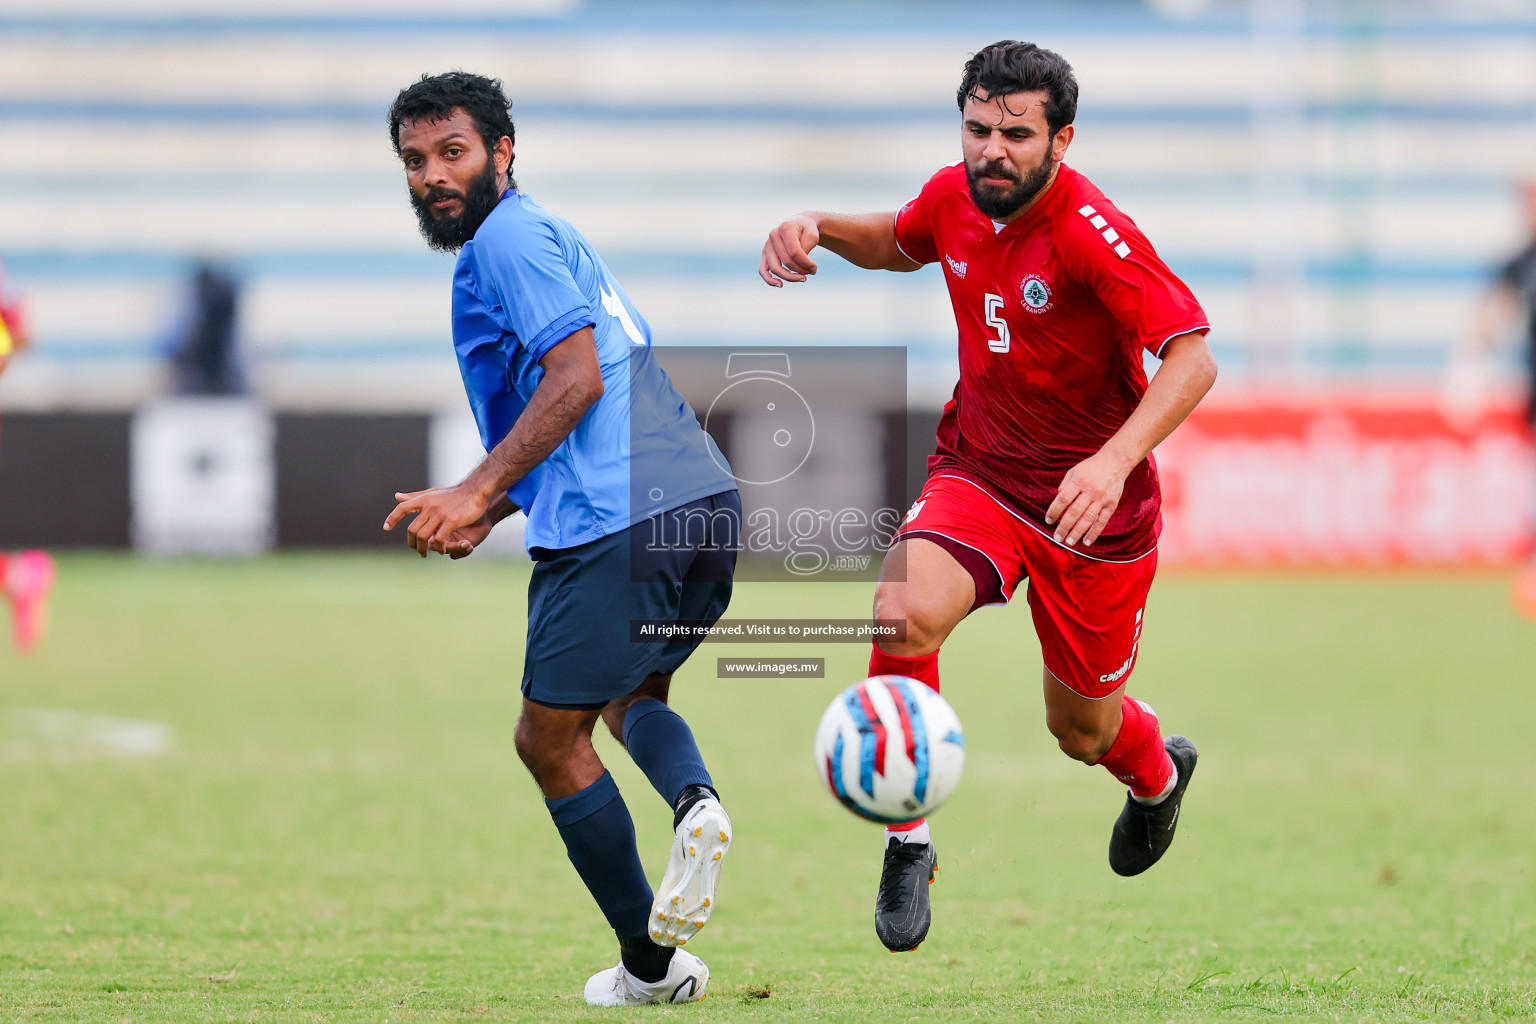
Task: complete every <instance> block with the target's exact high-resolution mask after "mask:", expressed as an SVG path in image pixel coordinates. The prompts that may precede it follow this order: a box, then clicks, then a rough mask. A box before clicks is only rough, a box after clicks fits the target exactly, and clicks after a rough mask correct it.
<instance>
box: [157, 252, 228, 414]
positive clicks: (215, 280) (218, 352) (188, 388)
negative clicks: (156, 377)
mask: <svg viewBox="0 0 1536 1024" xmlns="http://www.w3.org/2000/svg"><path fill="white" fill-rule="evenodd" d="M239 321H240V284H239V282H238V281H236V280H235V278H234V275H233V274H231V273H230V272H229V271H228V270H227V269H225V268H224V267H221V266H219V265H218V264H217V263H215V262H214V261H212V260H209V259H200V260H198V261H197V262H196V263H195V264H194V265H193V268H192V280H191V282H190V284H189V286H188V289H187V297H186V304H185V306H184V307H183V309H182V312H181V315H180V316H179V317H178V318H177V327H176V329H175V330H174V331H173V332H172V334H171V337H170V343H169V356H170V361H171V368H172V370H174V372H175V376H176V380H175V389H176V394H178V395H242V394H244V393H245V392H246V381H245V368H244V366H243V365H242V364H241V360H240V353H239V350H238V340H239V338H238V332H239Z"/></svg>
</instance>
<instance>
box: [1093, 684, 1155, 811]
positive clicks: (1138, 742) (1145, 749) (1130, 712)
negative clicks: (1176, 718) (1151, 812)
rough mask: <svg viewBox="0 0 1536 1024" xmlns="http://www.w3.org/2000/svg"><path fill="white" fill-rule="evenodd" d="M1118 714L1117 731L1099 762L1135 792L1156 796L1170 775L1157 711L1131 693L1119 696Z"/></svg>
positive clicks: (1142, 795)
mask: <svg viewBox="0 0 1536 1024" xmlns="http://www.w3.org/2000/svg"><path fill="white" fill-rule="evenodd" d="M1120 716H1121V721H1120V735H1118V736H1116V737H1115V742H1114V744H1113V745H1112V746H1111V747H1110V748H1109V753H1107V754H1105V755H1104V756H1103V757H1102V758H1100V759H1099V764H1101V765H1103V766H1104V767H1105V768H1108V769H1109V774H1111V775H1113V776H1114V777H1115V778H1117V779H1119V780H1120V781H1121V782H1123V783H1125V784H1126V785H1127V786H1129V787H1130V789H1131V792H1132V793H1135V794H1136V795H1137V796H1140V797H1149V796H1157V795H1158V794H1159V793H1161V792H1162V791H1163V790H1165V789H1167V788H1168V780H1169V779H1170V778H1172V776H1173V758H1171V757H1169V756H1168V751H1167V750H1165V749H1164V748H1163V733H1162V730H1161V728H1160V727H1159V726H1158V723H1157V715H1156V714H1155V713H1154V712H1153V711H1152V709H1151V708H1149V707H1148V706H1147V705H1145V704H1143V703H1142V702H1141V701H1139V700H1137V699H1135V698H1134V697H1121V698H1120Z"/></svg>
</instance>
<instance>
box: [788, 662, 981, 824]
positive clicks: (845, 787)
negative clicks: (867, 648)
mask: <svg viewBox="0 0 1536 1024" xmlns="http://www.w3.org/2000/svg"><path fill="white" fill-rule="evenodd" d="M964 769H965V734H964V732H963V731H962V730H961V728H960V718H959V716H957V715H956V714H955V709H954V708H952V707H950V706H949V701H947V700H945V699H944V698H943V697H940V696H939V695H938V694H937V693H936V692H934V691H933V690H932V689H930V688H929V687H928V686H926V685H924V684H923V683H921V682H918V681H917V680H916V679H908V678H907V677H906V676H874V677H873V678H870V679H866V680H864V681H863V682H862V683H855V684H854V685H852V686H850V687H848V689H846V690H844V691H843V692H842V693H840V694H838V695H837V698H836V699H835V700H833V701H832V704H831V705H830V706H829V707H828V708H827V711H826V714H824V715H822V716H821V725H820V726H818V727H817V729H816V771H817V772H818V773H819V774H820V775H821V781H822V782H823V783H825V784H826V787H827V789H828V790H829V791H830V792H831V794H832V795H833V796H834V797H836V798H837V799H838V802H840V803H841V804H842V805H843V806H844V807H846V808H848V809H849V810H850V811H852V812H853V813H854V814H857V815H859V816H860V817H862V818H868V819H869V820H870V821H879V822H884V823H885V824H888V825H891V824H898V823H901V822H907V821H912V820H913V819H914V818H921V817H923V816H925V815H927V814H931V813H932V812H933V811H935V810H937V809H938V807H939V805H940V804H942V803H943V802H944V801H945V800H948V799H949V797H950V795H951V794H952V793H954V791H955V787H956V786H958V785H959V784H960V773H961V772H962V771H963V770H964Z"/></svg>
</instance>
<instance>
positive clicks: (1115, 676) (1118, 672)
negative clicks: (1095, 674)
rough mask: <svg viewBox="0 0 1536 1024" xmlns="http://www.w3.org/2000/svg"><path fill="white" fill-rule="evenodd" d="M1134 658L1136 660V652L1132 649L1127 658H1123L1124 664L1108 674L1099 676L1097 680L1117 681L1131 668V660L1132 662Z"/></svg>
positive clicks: (1105, 681) (1103, 681)
mask: <svg viewBox="0 0 1536 1024" xmlns="http://www.w3.org/2000/svg"><path fill="white" fill-rule="evenodd" d="M1135 660H1136V652H1134V651H1132V652H1131V656H1130V657H1129V658H1126V659H1125V664H1124V665H1121V666H1120V667H1119V668H1117V669H1115V670H1114V671H1113V672H1111V673H1109V675H1107V676H1099V682H1101V683H1118V682H1119V681H1120V678H1121V677H1122V676H1124V675H1125V674H1126V673H1127V672H1129V671H1130V670H1131V662H1133V661H1135Z"/></svg>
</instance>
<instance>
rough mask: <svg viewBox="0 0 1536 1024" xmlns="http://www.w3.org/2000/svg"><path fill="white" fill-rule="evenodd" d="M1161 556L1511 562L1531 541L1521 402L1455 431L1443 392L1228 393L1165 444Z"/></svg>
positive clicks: (1534, 463)
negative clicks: (1403, 396) (1405, 395)
mask: <svg viewBox="0 0 1536 1024" xmlns="http://www.w3.org/2000/svg"><path fill="white" fill-rule="evenodd" d="M1157 465H1158V470H1159V473H1160V475H1161V477H1162V483H1163V494H1164V504H1163V535H1162V540H1161V543H1160V553H1159V557H1160V560H1161V561H1163V562H1165V563H1177V564H1185V565H1272V566H1278V565H1315V566H1330V565H1340V566H1346V565H1353V566H1390V565H1399V566H1402V565H1424V566H1479V565H1481V566H1487V565H1508V564H1510V563H1512V562H1514V561H1516V560H1517V559H1519V558H1521V557H1523V556H1525V555H1526V554H1527V553H1528V552H1529V551H1530V548H1531V544H1532V533H1533V527H1536V452H1533V448H1532V444H1531V436H1530V431H1529V428H1528V427H1527V426H1526V425H1525V422H1524V420H1523V418H1522V416H1521V414H1520V411H1519V410H1518V409H1517V408H1515V407H1514V406H1505V407H1501V408H1498V409H1495V410H1490V411H1489V412H1487V413H1486V414H1484V415H1483V416H1481V417H1480V418H1479V419H1478V420H1477V421H1476V422H1475V423H1468V424H1465V425H1462V426H1461V427H1460V428H1459V429H1458V428H1457V427H1453V426H1452V425H1451V424H1450V423H1449V422H1447V420H1446V419H1445V417H1444V416H1443V415H1442V414H1441V413H1440V412H1439V410H1438V409H1437V407H1436V405H1435V403H1434V401H1433V400H1431V399H1425V400H1421V401H1410V400H1397V401H1387V402H1384V401H1380V400H1368V399H1363V398H1362V399H1354V400H1339V399H1327V400H1324V399H1312V400H1288V399H1281V400H1276V399H1272V398H1271V399H1264V400H1253V401H1242V402H1238V401H1233V400H1231V399H1227V400H1225V401H1222V402H1219V403H1213V404H1211V405H1210V406H1208V407H1207V406H1202V407H1201V408H1200V409H1198V410H1196V412H1195V414H1194V415H1192V416H1191V417H1190V418H1189V420H1188V421H1187V422H1186V423H1185V424H1184V425H1183V426H1181V427H1180V428H1179V429H1178V430H1177V431H1175V432H1174V434H1173V436H1172V437H1170V438H1169V439H1168V440H1167V441H1166V442H1164V443H1163V445H1162V446H1160V447H1159V448H1158V450H1157Z"/></svg>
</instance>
